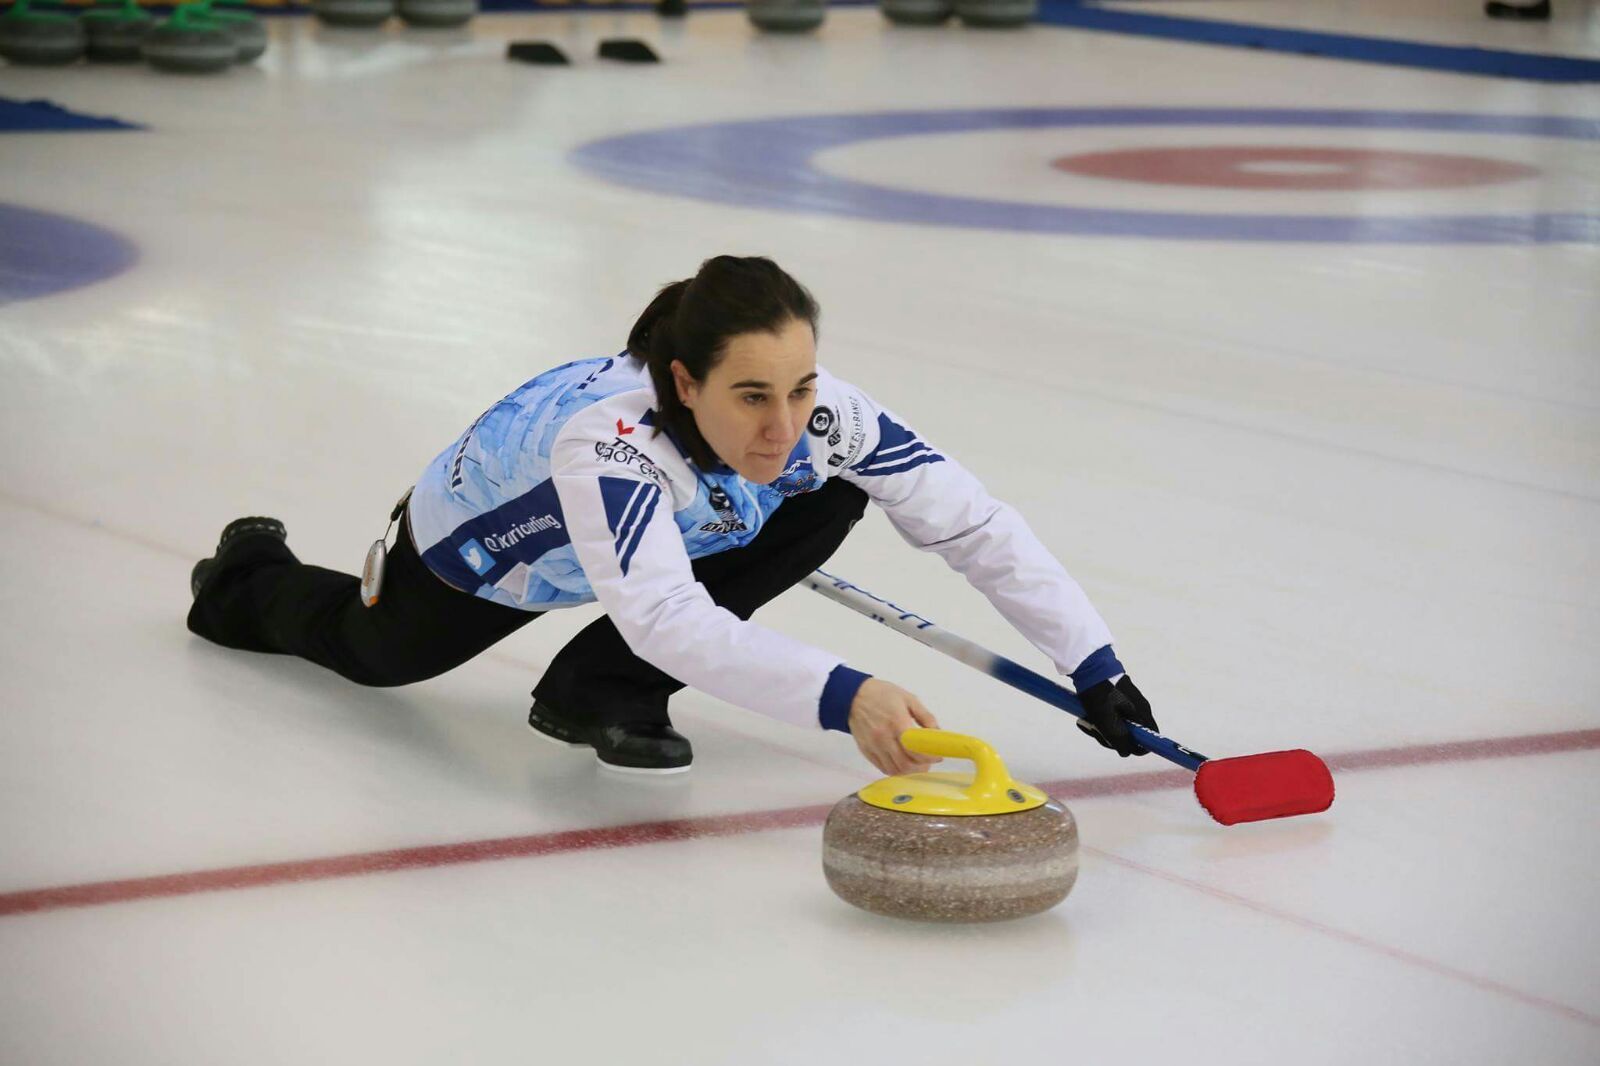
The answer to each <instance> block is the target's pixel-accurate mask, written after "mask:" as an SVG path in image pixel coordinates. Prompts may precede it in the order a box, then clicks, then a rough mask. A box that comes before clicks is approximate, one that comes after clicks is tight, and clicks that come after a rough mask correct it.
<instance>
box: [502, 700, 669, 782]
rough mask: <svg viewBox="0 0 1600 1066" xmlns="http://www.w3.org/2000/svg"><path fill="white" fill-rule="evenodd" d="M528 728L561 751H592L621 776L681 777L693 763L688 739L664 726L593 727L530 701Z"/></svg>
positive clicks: (620, 723)
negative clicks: (588, 748)
mask: <svg viewBox="0 0 1600 1066" xmlns="http://www.w3.org/2000/svg"><path fill="white" fill-rule="evenodd" d="M528 724H529V725H530V726H532V727H533V729H534V731H535V732H536V733H538V734H540V735H541V736H543V737H545V738H546V739H547V740H550V741H552V742H554V743H556V744H560V745H561V746H562V747H565V748H584V747H590V748H593V749H594V755H595V758H596V759H598V760H599V762H600V766H601V767H602V768H603V769H606V770H613V771H616V772H617V773H624V774H681V773H685V772H687V771H688V769H689V766H690V764H691V763H693V762H694V748H693V747H692V746H691V745H690V743H689V738H688V737H686V736H684V735H683V734H682V733H679V732H678V731H677V730H676V729H673V728H672V726H670V725H668V724H667V723H665V722H619V723H617V724H615V725H606V726H598V727H597V726H594V725H592V724H591V723H588V722H585V721H582V720H579V719H576V718H574V717H572V716H571V715H567V714H563V713H561V712H560V711H558V710H556V709H555V708H553V707H551V706H550V705H549V704H546V703H542V702H540V701H539V700H534V701H533V709H532V710H530V711H529V712H528Z"/></svg>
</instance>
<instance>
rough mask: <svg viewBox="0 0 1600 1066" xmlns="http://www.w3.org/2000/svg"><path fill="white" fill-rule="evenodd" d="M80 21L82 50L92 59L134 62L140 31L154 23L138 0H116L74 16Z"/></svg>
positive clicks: (147, 30)
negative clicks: (110, 3)
mask: <svg viewBox="0 0 1600 1066" xmlns="http://www.w3.org/2000/svg"><path fill="white" fill-rule="evenodd" d="M78 21H79V22H80V23H82V24H83V33H84V38H85V41H84V50H83V54H84V55H85V56H86V57H88V58H89V59H90V60H92V61H93V62H96V63H137V62H138V61H139V59H140V52H139V46H140V45H141V44H143V43H144V35H145V34H146V33H149V32H150V27H152V26H154V25H155V24H156V20H155V19H154V18H152V17H151V15H150V12H148V11H146V10H145V9H144V8H142V7H140V6H139V0H117V2H115V3H113V4H112V5H111V6H101V7H96V8H94V9H92V10H90V11H85V12H84V13H83V14H82V15H80V16H79V17H78Z"/></svg>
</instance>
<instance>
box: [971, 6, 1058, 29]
mask: <svg viewBox="0 0 1600 1066" xmlns="http://www.w3.org/2000/svg"><path fill="white" fill-rule="evenodd" d="M955 3H956V15H957V17H959V18H960V19H961V21H962V23H963V24H965V25H968V26H976V27H978V28H980V29H1009V28H1012V27H1015V26H1026V25H1027V24H1028V23H1030V22H1032V21H1033V18H1034V16H1035V15H1037V14H1038V13H1039V0H955Z"/></svg>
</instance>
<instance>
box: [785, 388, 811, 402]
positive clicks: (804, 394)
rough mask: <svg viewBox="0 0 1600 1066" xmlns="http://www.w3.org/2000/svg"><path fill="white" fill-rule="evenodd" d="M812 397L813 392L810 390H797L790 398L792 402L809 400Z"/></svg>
mask: <svg viewBox="0 0 1600 1066" xmlns="http://www.w3.org/2000/svg"><path fill="white" fill-rule="evenodd" d="M810 395H811V390H810V389H795V390H794V393H793V394H792V395H791V396H790V397H789V398H790V399H791V400H804V399H806V398H808V397H809V396H810Z"/></svg>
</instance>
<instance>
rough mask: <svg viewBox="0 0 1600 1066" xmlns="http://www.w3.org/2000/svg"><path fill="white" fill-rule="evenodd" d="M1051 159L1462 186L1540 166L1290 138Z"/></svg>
mask: <svg viewBox="0 0 1600 1066" xmlns="http://www.w3.org/2000/svg"><path fill="white" fill-rule="evenodd" d="M1050 165H1051V166H1053V167H1055V168H1056V169H1057V170H1063V171H1066V172H1068V173H1071V174H1082V175H1084V176H1087V177H1091V178H1109V179H1111V180H1113V181H1137V182H1146V183H1150V184H1156V185H1195V186H1203V187H1206V188H1213V189H1288V190H1307V191H1309V190H1338V189H1343V190H1350V189H1377V190H1399V189H1459V188H1465V187H1467V186H1472V185H1497V184H1501V183H1504V182H1508V181H1523V180H1526V179H1528V178H1536V177H1538V176H1539V173H1540V171H1539V169H1538V168H1537V167H1530V166H1526V165H1524V164H1522V163H1508V162H1506V161H1504V160H1500V159H1486V158H1484V157H1482V156H1472V155H1445V154H1443V153H1440V152H1392V151H1374V150H1369V149H1362V148H1295V147H1289V146H1285V145H1262V146H1257V145H1216V146H1211V145H1207V146H1201V147H1190V148H1124V149H1119V150H1117V151H1111V152H1088V153H1084V154H1081V155H1065V156H1062V157H1060V158H1059V159H1055V160H1052V161H1051V164H1050Z"/></svg>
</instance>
